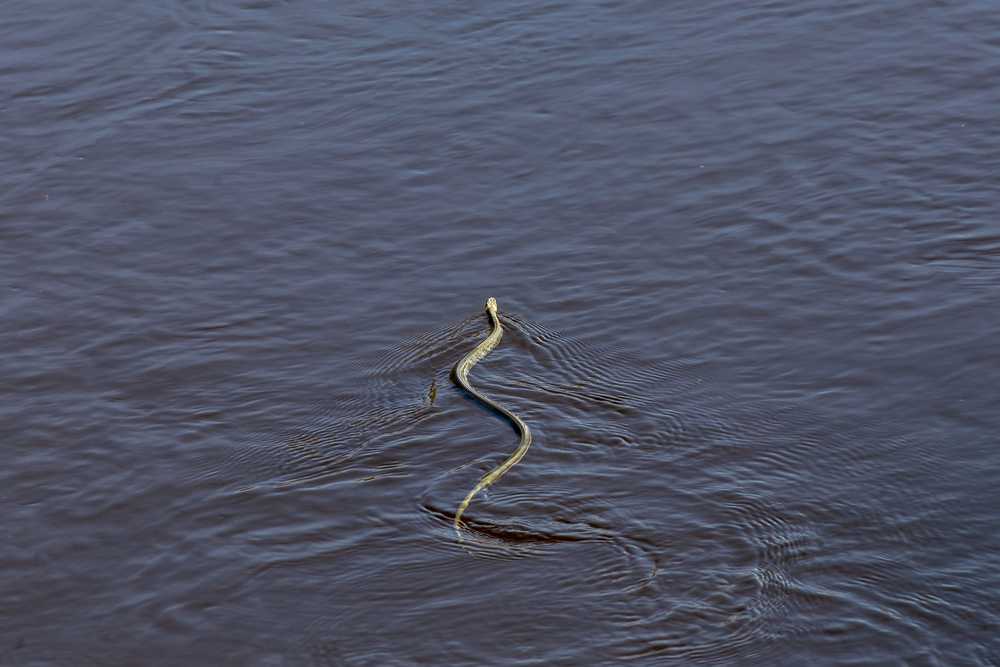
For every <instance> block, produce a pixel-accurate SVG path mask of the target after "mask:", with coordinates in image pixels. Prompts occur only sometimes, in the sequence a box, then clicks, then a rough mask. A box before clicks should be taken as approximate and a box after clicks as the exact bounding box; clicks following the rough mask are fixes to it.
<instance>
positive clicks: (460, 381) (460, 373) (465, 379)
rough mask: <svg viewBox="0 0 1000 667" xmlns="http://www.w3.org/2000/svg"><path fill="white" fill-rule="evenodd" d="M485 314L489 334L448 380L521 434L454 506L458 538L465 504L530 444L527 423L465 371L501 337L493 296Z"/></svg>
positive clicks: (493, 480)
mask: <svg viewBox="0 0 1000 667" xmlns="http://www.w3.org/2000/svg"><path fill="white" fill-rule="evenodd" d="M486 313H487V314H488V315H489V317H490V322H491V323H492V325H493V331H491V332H490V335H489V336H487V337H486V338H485V339H484V340H483V341H482V342H481V343H479V345H477V346H476V347H475V348H473V350H472V351H471V352H469V353H468V354H467V355H465V356H464V357H462V358H461V360H459V362H458V363H457V364H455V368H454V369H452V379H453V380H454V381H455V383H456V384H457V385H458V386H459V387H461V388H462V389H464V390H465V391H467V392H469V393H470V394H472V395H473V396H475V397H476V398H477V399H479V401H480V402H482V403H483V404H484V405H486V406H488V407H490V408H492V409H493V410H496V411H497V412H499V413H500V414H502V415H503V416H504V417H506V418H507V419H509V420H510V422H511V423H512V424H513V425H514V428H515V429H516V430H517V432H518V433H520V434H521V443H520V444H519V445H518V446H517V449H516V450H515V451H514V453H513V454H511V455H510V457H509V458H508V459H507V460H506V461H504V462H503V463H501V464H500V465H498V466H497V467H496V468H494V469H493V470H491V471H489V472H488V473H486V474H485V475H483V477H482V479H480V480H479V483H478V484H476V486H475V487H473V489H472V491H469V495H467V496H465V500H463V501H462V504H461V505H459V506H458V511H457V512H455V533H456V534H457V535H458V538H459V540H461V539H462V533H461V526H462V513H463V512H465V510H466V509H468V507H469V503H471V502H472V499H473V498H474V497H475V496H476V494H477V493H479V492H480V491H482V490H483V489H485V488H486V487H488V486H489V485H490V484H493V483H494V482H495V481H497V480H498V479H500V478H501V477H503V475H504V473H506V472H507V471H508V470H510V469H511V468H513V467H514V466H515V465H516V464H517V462H518V461H520V460H521V459H522V458H523V457H524V454H525V452H527V451H528V447H531V429H529V428H528V425H527V424H525V423H524V422H523V421H522V420H521V418H520V417H518V416H517V415H515V414H514V413H513V412H511V411H510V410H508V409H507V408H505V407H504V406H502V405H500V404H499V403H497V402H496V401H494V400H492V399H491V398H489V397H488V396H485V395H483V394H481V393H480V392H479V391H478V390H477V389H476V388H475V387H473V386H472V385H471V384H470V383H469V371H471V370H472V367H473V366H475V365H476V364H477V363H479V361H481V360H482V358H483V357H485V356H486V355H487V354H489V353H490V352H491V351H492V350H493V349H494V348H495V347H496V346H497V345H499V344H500V339H501V338H502V337H503V327H502V326H501V325H500V311H499V308H498V306H497V300H496V299H494V298H493V297H490V298H489V299H487V300H486Z"/></svg>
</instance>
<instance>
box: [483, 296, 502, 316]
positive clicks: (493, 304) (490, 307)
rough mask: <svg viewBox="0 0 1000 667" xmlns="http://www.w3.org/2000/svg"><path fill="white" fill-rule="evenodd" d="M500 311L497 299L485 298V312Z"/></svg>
mask: <svg viewBox="0 0 1000 667" xmlns="http://www.w3.org/2000/svg"><path fill="white" fill-rule="evenodd" d="M499 311H500V307H499V306H498V305H497V300H496V299H494V298H493V297H490V298H488V299H486V312H488V313H497V312H499Z"/></svg>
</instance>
